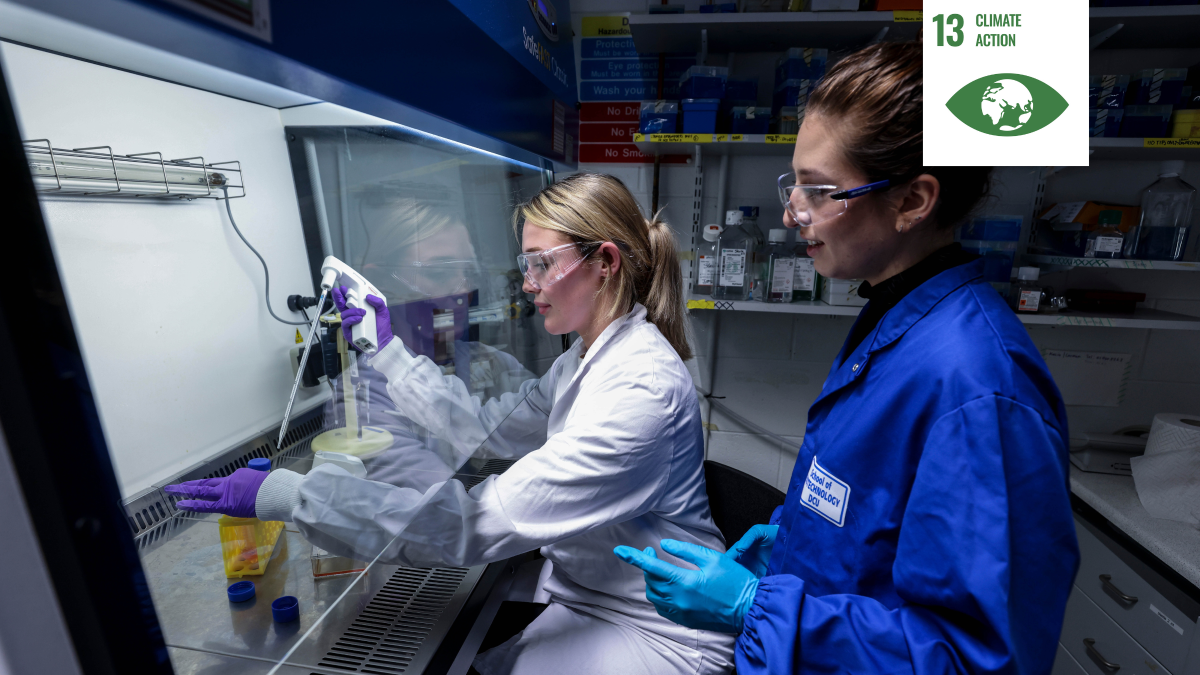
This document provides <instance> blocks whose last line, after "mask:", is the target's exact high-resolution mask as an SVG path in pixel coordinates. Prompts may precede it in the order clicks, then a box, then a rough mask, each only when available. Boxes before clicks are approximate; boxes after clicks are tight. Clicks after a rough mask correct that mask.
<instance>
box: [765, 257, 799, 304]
mask: <svg viewBox="0 0 1200 675" xmlns="http://www.w3.org/2000/svg"><path fill="white" fill-rule="evenodd" d="M795 275H796V259H795V258H776V259H775V266H774V268H772V270H771V290H770V291H769V293H770V295H782V296H783V297H784V299H786V300H789V301H790V300H791V299H792V282H793V281H794V280H795ZM768 297H770V296H768Z"/></svg>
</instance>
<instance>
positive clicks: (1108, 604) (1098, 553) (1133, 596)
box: [1075, 518, 1196, 673]
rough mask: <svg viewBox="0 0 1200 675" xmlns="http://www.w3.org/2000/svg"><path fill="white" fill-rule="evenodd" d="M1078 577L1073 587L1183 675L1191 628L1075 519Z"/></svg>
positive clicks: (1082, 523) (1189, 621) (1089, 529)
mask: <svg viewBox="0 0 1200 675" xmlns="http://www.w3.org/2000/svg"><path fill="white" fill-rule="evenodd" d="M1075 522H1076V526H1075V531H1076V533H1077V534H1078V536H1079V553H1080V561H1079V574H1077V575H1076V576H1075V585H1076V586H1078V587H1079V589H1080V590H1082V591H1083V592H1084V593H1086V594H1087V596H1088V598H1090V599H1091V601H1092V602H1094V603H1096V605H1098V606H1099V607H1100V608H1101V609H1102V610H1104V612H1105V613H1106V614H1108V615H1109V616H1110V617H1112V619H1113V621H1116V622H1117V624H1118V625H1120V626H1121V628H1124V629H1125V631H1126V632H1127V633H1129V634H1130V635H1132V636H1133V637H1134V639H1135V640H1137V641H1138V642H1139V643H1141V645H1142V646H1143V647H1145V648H1146V649H1147V650H1148V651H1149V652H1150V653H1151V654H1153V655H1154V657H1155V658H1157V659H1158V660H1159V661H1161V662H1162V663H1163V665H1165V666H1166V667H1167V669H1168V670H1171V671H1174V672H1176V673H1182V672H1183V666H1184V663H1185V662H1186V661H1187V655H1188V648H1189V647H1190V645H1191V643H1192V634H1193V633H1194V632H1195V631H1196V624H1195V622H1194V621H1192V620H1191V619H1189V618H1188V617H1187V616H1186V615H1185V614H1184V613H1183V612H1181V611H1180V610H1179V609H1178V608H1177V607H1176V606H1175V605H1174V604H1172V603H1171V602H1169V601H1168V600H1167V599H1166V598H1165V597H1163V595H1162V594H1161V593H1159V592H1158V591H1157V590H1155V589H1154V588H1153V587H1152V586H1151V585H1150V583H1149V582H1147V581H1146V580H1145V579H1144V578H1142V576H1141V575H1139V574H1138V573H1137V572H1135V571H1134V570H1133V568H1131V567H1130V566H1129V565H1128V564H1126V563H1125V561H1123V560H1121V559H1120V558H1118V557H1117V554H1116V553H1113V551H1112V550H1111V549H1109V548H1108V547H1107V546H1106V545H1105V544H1104V542H1103V541H1101V540H1100V538H1099V537H1098V536H1097V535H1096V534H1095V533H1094V532H1093V531H1092V530H1091V527H1090V524H1089V523H1085V522H1082V521H1080V520H1079V518H1076V519H1075Z"/></svg>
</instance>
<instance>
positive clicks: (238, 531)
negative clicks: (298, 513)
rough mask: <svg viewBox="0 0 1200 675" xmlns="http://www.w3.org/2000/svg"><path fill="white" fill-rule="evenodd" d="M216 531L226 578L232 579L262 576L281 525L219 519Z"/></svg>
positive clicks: (222, 517) (274, 522)
mask: <svg viewBox="0 0 1200 675" xmlns="http://www.w3.org/2000/svg"><path fill="white" fill-rule="evenodd" d="M217 527H218V530H219V532H220V536H221V560H222V561H223V562H224V563H225V576H226V577H228V578H230V579H236V578H239V577H246V576H259V575H262V574H265V573H266V571H267V563H269V562H270V561H271V553H272V552H274V550H275V542H276V541H278V540H279V534H280V533H281V532H283V523H282V522H281V521H278V520H259V519H258V518H231V517H229V516H221V517H220V518H219V519H218V520H217Z"/></svg>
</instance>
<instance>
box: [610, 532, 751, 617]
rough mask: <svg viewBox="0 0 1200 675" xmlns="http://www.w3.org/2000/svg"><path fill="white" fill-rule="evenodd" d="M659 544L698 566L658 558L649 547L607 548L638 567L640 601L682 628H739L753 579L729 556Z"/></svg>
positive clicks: (671, 543) (666, 542) (668, 542)
mask: <svg viewBox="0 0 1200 675" xmlns="http://www.w3.org/2000/svg"><path fill="white" fill-rule="evenodd" d="M661 545H662V549H663V550H664V551H666V552H667V553H670V554H671V555H673V556H675V557H677V558H681V559H683V560H686V561H687V562H690V563H692V564H693V565H695V566H696V567H699V568H700V569H698V570H689V569H684V568H682V567H676V566H674V565H672V564H670V563H668V562H664V561H662V560H659V559H658V556H656V555H655V554H654V549H653V548H649V547H647V548H646V550H645V551H639V550H637V549H635V548H630V547H629V546H618V547H616V548H615V549H613V553H615V554H616V555H617V557H618V558H620V559H621V560H623V561H625V562H627V563H629V564H630V565H633V566H635V567H638V568H640V569H641V570H642V572H643V574H644V576H645V577H646V599H647V600H649V601H650V602H651V603H652V604H653V605H654V609H655V610H657V611H658V614H659V615H660V616H662V617H664V618H667V619H670V620H671V621H674V622H675V623H677V624H680V625H681V626H687V627H688V628H699V629H700V630H713V631H719V632H722V633H740V632H742V622H743V620H744V619H745V617H746V612H748V611H750V605H752V604H753V603H754V594H755V593H756V592H757V591H758V579H757V578H755V576H754V575H753V574H751V573H750V571H749V570H747V569H746V568H745V567H742V566H741V565H740V564H738V563H737V561H735V560H734V558H733V556H731V555H729V554H721V553H717V552H716V551H714V550H712V549H710V548H705V547H703V546H697V545H696V544H689V543H687V542H682V541H675V540H674V539H663V540H662V544H661Z"/></svg>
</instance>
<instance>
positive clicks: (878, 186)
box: [829, 180, 892, 201]
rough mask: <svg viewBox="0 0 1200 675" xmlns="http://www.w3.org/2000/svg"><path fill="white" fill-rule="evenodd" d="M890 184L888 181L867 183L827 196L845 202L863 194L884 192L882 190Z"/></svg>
mask: <svg viewBox="0 0 1200 675" xmlns="http://www.w3.org/2000/svg"><path fill="white" fill-rule="evenodd" d="M891 184H892V182H891V181H890V180H881V181H878V182H876V183H867V184H866V185H860V186H858V187H856V188H850V189H849V190H842V191H841V192H835V193H833V194H831V195H829V198H830V199H837V200H839V201H841V200H846V199H854V198H855V197H861V196H863V195H865V194H869V193H872V192H877V191H879V190H884V189H886V188H888V187H890V186H891Z"/></svg>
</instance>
